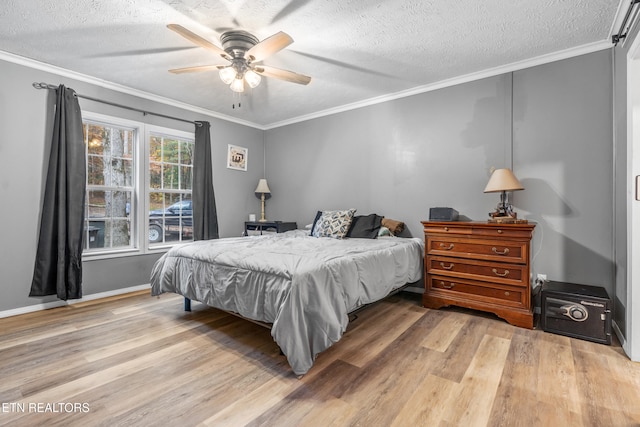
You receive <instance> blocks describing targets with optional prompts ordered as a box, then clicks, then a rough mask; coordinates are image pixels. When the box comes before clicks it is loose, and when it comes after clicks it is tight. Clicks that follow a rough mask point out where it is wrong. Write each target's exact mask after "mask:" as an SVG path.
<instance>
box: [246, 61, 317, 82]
mask: <svg viewBox="0 0 640 427" xmlns="http://www.w3.org/2000/svg"><path fill="white" fill-rule="evenodd" d="M253 70H254V71H255V72H256V73H258V74H261V75H263V76H265V77H273V78H276V79H280V80H285V81H287V82H291V83H298V84H301V85H308V84H309V82H310V81H311V77H309V76H305V75H303V74H298V73H294V72H293V71H287V70H283V69H281V68H275V67H268V66H266V65H258V66H255V67H254V68H253Z"/></svg>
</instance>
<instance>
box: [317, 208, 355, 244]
mask: <svg viewBox="0 0 640 427" xmlns="http://www.w3.org/2000/svg"><path fill="white" fill-rule="evenodd" d="M355 212H356V210H355V209H347V210H343V211H323V212H322V215H321V216H320V218H319V219H318V221H317V222H316V225H315V226H314V227H313V231H312V236H314V237H333V238H335V239H343V238H344V237H345V236H346V235H347V232H348V231H349V227H351V220H352V219H353V214H355Z"/></svg>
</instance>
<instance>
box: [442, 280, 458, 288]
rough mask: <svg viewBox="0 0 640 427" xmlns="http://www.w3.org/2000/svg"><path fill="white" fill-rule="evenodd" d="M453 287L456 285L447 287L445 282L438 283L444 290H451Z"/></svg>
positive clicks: (451, 284)
mask: <svg viewBox="0 0 640 427" xmlns="http://www.w3.org/2000/svg"><path fill="white" fill-rule="evenodd" d="M455 285H456V284H455V283H449V284H448V285H447V284H446V283H445V282H442V281H440V286H442V287H443V288H445V289H453V287H454V286H455Z"/></svg>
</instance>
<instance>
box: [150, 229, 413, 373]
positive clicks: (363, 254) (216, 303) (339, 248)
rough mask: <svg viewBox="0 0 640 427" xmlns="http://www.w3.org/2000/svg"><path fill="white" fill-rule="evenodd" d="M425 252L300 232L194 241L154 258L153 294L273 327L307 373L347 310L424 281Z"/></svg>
mask: <svg viewBox="0 0 640 427" xmlns="http://www.w3.org/2000/svg"><path fill="white" fill-rule="evenodd" d="M423 249H424V244H423V241H422V239H417V238H401V237H380V238H375V239H362V238H346V239H335V238H326V237H321V238H318V237H312V236H310V235H309V232H308V231H303V230H292V231H287V232H285V233H279V234H273V235H263V236H250V237H237V238H223V239H216V240H206V241H196V242H192V243H188V244H183V245H178V246H175V247H173V248H172V249H170V250H169V251H168V252H167V253H166V254H164V255H163V256H162V257H161V258H160V259H159V260H158V261H157V262H156V263H155V265H154V267H153V270H152V275H151V292H152V295H159V294H162V293H165V292H173V293H177V294H180V295H183V296H184V297H185V298H188V299H190V300H194V301H199V302H201V303H204V304H206V305H208V306H211V307H215V308H218V309H221V310H225V311H229V312H232V313H234V314H238V315H240V316H242V317H244V318H247V319H249V320H253V321H256V322H261V323H266V324H269V325H270V327H271V335H272V337H273V339H274V340H275V342H276V343H277V344H278V346H279V347H280V349H281V351H282V353H283V354H284V355H285V356H286V357H287V361H288V362H289V365H290V366H291V368H292V370H293V372H294V373H295V374H296V375H298V376H302V375H304V374H305V373H307V371H308V370H309V369H310V368H311V367H312V365H313V362H314V360H315V358H316V356H317V355H318V354H319V353H320V352H322V351H324V350H326V349H327V348H329V347H330V346H331V345H333V344H334V343H336V342H337V341H338V340H340V338H341V337H342V334H343V333H344V332H345V330H346V327H347V324H348V322H349V313H352V312H354V311H355V310H357V309H359V308H361V307H363V306H365V305H367V304H370V303H373V302H375V301H379V300H381V299H383V298H385V297H386V296H388V295H389V294H391V293H393V292H394V291H396V290H398V289H400V288H402V287H404V286H406V285H407V284H409V283H414V282H417V281H419V280H420V279H421V278H422V259H423V256H422V254H423Z"/></svg>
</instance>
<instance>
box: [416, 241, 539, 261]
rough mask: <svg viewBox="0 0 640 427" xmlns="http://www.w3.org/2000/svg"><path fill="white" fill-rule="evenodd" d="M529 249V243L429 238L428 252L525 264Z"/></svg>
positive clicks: (430, 253)
mask: <svg viewBox="0 0 640 427" xmlns="http://www.w3.org/2000/svg"><path fill="white" fill-rule="evenodd" d="M527 248H528V242H517V241H508V240H488V239H463V238H455V237H447V236H442V237H441V236H428V237H427V248H426V250H427V253H428V254H429V255H444V256H452V257H462V258H473V259H483V260H490V261H500V262H511V263H521V264H524V263H526V262H527V260H528V258H529V252H528V251H527Z"/></svg>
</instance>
